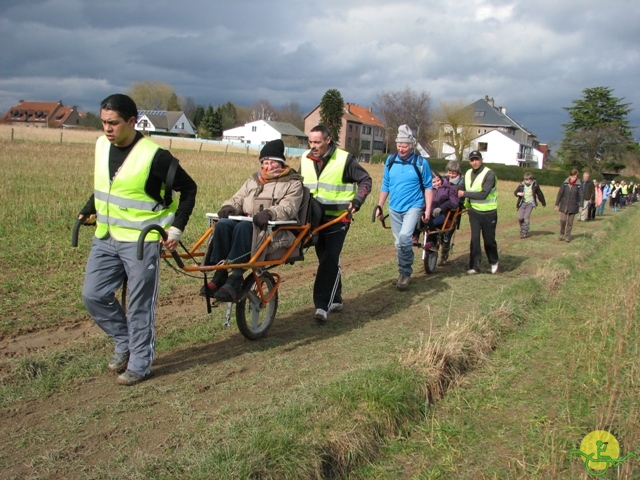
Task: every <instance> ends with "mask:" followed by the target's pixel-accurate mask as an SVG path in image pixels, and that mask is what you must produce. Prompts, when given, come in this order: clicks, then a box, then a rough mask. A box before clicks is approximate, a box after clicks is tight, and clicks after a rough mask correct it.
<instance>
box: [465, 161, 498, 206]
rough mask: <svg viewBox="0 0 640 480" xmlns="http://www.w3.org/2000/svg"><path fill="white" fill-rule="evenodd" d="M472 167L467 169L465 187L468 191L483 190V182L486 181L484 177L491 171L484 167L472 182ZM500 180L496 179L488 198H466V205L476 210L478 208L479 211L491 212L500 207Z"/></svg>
mask: <svg viewBox="0 0 640 480" xmlns="http://www.w3.org/2000/svg"><path fill="white" fill-rule="evenodd" d="M472 171H473V170H472V169H469V170H467V172H466V173H465V175H464V189H465V190H466V191H467V192H481V191H482V183H483V182H484V177H486V176H487V173H489V169H488V168H487V167H484V169H483V170H482V171H481V172H480V173H479V174H478V176H477V177H476V178H475V180H474V181H473V184H472V183H471V173H472ZM497 183H498V180H497V179H496V181H495V183H494V184H493V188H492V189H491V191H490V192H489V195H487V198H485V199H484V200H474V199H472V198H467V199H465V205H466V206H470V207H471V208H473V209H474V210H478V211H479V212H489V211H491V210H496V209H497V208H498V192H497V187H498V185H497Z"/></svg>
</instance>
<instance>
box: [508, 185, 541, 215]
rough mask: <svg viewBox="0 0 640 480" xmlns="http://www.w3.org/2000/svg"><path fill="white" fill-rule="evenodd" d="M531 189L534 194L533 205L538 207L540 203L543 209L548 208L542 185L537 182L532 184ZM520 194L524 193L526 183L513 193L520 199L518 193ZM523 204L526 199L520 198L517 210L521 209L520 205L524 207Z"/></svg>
mask: <svg viewBox="0 0 640 480" xmlns="http://www.w3.org/2000/svg"><path fill="white" fill-rule="evenodd" d="M531 189H532V193H533V204H534V205H535V206H536V207H537V206H538V202H540V203H541V204H542V206H543V207H546V206H547V202H546V201H545V199H544V194H543V193H542V190H541V189H540V185H538V182H536V181H535V180H534V181H533V182H531ZM520 192H524V182H522V183H520V185H518V187H517V188H516V190H515V192H513V194H514V195H515V196H516V197H518V193H520ZM522 202H524V197H522V196H520V197H518V201H517V202H516V210H517V209H518V208H520V205H522Z"/></svg>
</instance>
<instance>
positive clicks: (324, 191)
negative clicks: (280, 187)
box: [300, 148, 356, 217]
mask: <svg viewBox="0 0 640 480" xmlns="http://www.w3.org/2000/svg"><path fill="white" fill-rule="evenodd" d="M310 151H311V150H307V151H306V152H304V153H303V154H302V158H301V160H300V174H301V175H302V176H303V177H304V186H305V187H307V188H309V190H310V191H311V194H312V195H313V196H314V198H315V199H316V200H318V201H319V202H320V203H321V204H322V207H323V209H324V213H325V214H327V215H329V216H335V217H337V216H338V215H341V214H342V213H344V212H346V211H347V208H348V207H349V203H350V202H351V200H353V199H354V198H355V196H356V188H355V185H354V184H353V183H343V181H342V176H343V174H344V169H345V166H346V165H347V158H348V157H349V152H346V151H344V150H342V149H340V148H336V149H335V150H334V152H333V154H332V155H331V158H330V159H329V161H327V163H326V164H325V166H324V169H323V170H322V172H321V173H320V178H318V176H317V174H316V168H315V165H314V161H313V160H311V159H310V158H307V155H308V154H309V152H310Z"/></svg>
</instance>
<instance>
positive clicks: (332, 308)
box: [329, 302, 344, 313]
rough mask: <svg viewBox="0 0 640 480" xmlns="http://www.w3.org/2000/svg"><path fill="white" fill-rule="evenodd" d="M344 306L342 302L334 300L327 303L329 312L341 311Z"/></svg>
mask: <svg viewBox="0 0 640 480" xmlns="http://www.w3.org/2000/svg"><path fill="white" fill-rule="evenodd" d="M343 308H344V304H343V303H342V302H335V303H332V304H331V305H329V313H331V312H341V311H342V309H343Z"/></svg>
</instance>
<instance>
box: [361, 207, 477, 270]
mask: <svg viewBox="0 0 640 480" xmlns="http://www.w3.org/2000/svg"><path fill="white" fill-rule="evenodd" d="M378 211H379V212H380V214H381V217H382V218H380V223H381V224H382V227H383V228H386V229H390V228H391V227H390V226H387V218H389V214H387V215H382V208H381V207H380V206H379V205H378V206H376V207H375V208H374V209H373V214H372V215H371V221H372V222H375V221H376V218H377V217H378ZM464 213H467V210H466V209H464V208H460V207H458V208H456V209H455V210H449V211H448V212H447V213H446V215H445V217H444V222H443V223H442V225H440V227H439V228H434V227H431V228H429V225H428V224H425V223H424V222H423V221H422V220H420V221H419V222H418V223H419V225H418V227H419V229H420V231H422V232H423V233H424V236H423V238H422V243H421V245H420V249H421V250H422V263H423V264H424V271H425V272H426V273H428V274H431V273H433V272H435V270H436V266H437V265H438V255H439V253H438V252H439V250H440V246H441V245H442V244H443V243H444V242H445V240H447V243H448V244H449V245H448V249H447V251H446V253H445V255H446V257H447V258H448V256H449V252H450V251H451V248H452V247H453V238H454V237H455V234H456V231H457V230H458V229H459V228H460V218H461V216H462V215H463V214H464ZM429 240H430V241H429ZM443 259H444V260H446V258H444V255H443ZM444 260H443V261H444Z"/></svg>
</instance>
